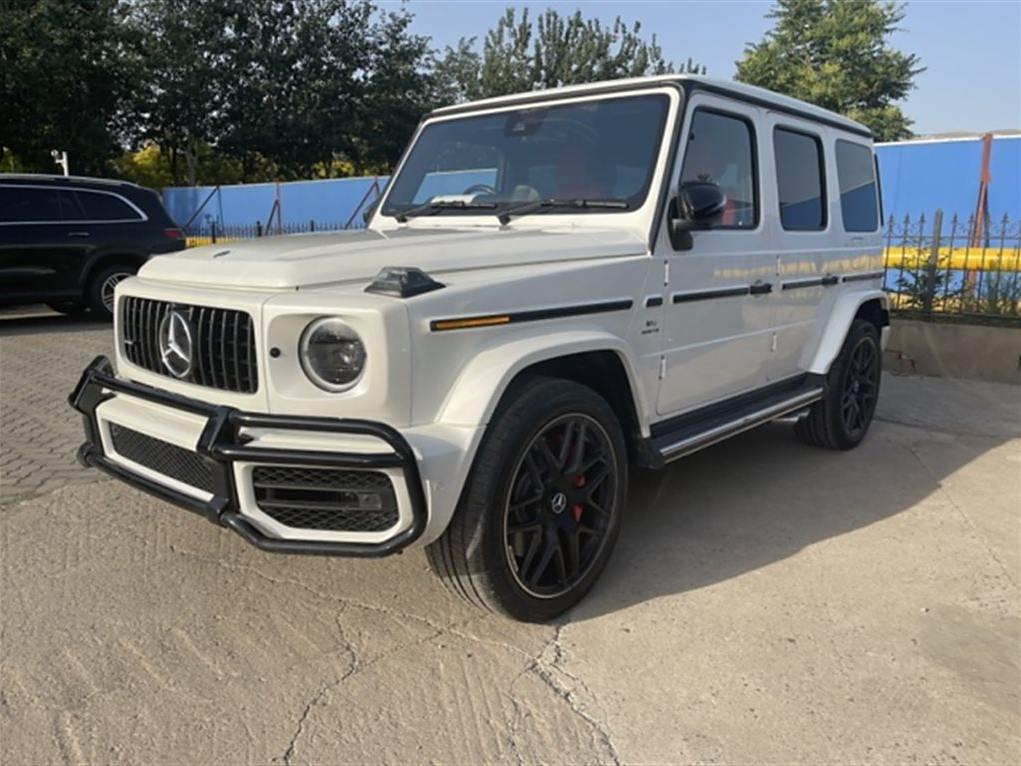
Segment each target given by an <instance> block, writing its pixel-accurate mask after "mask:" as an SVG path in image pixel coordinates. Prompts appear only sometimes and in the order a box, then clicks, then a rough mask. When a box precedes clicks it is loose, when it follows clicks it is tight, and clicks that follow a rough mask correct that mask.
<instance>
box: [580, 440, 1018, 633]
mask: <svg viewBox="0 0 1021 766" xmlns="http://www.w3.org/2000/svg"><path fill="white" fill-rule="evenodd" d="M931 436H932V434H931V433H929V434H924V435H923V434H922V432H919V431H914V430H913V429H907V428H904V426H901V425H898V424H893V423H885V422H876V423H874V424H873V427H872V431H871V432H870V434H869V435H868V437H867V438H866V441H865V442H864V443H863V444H862V445H861V446H860V447H859V448H857V449H855V450H852V451H849V452H835V451H828V450H823V449H818V448H813V447H809V446H807V445H804V444H802V443H801V442H800V441H798V439H797V438H796V437H795V435H794V433H793V430H792V429H791V428H790V427H789V426H782V425H779V424H773V425H768V426H765V427H763V428H760V429H757V430H755V431H751V432H749V433H747V434H743V435H741V436H738V437H736V438H734V439H732V440H730V441H729V442H725V443H722V444H719V445H716V446H714V447H711V448H709V449H706V450H703V451H702V452H699V453H696V454H694V455H691V456H689V457H687V458H685V459H683V460H680V461H678V462H677V463H674V464H672V465H670V466H668V467H667V469H666V470H663V471H635V472H633V473H632V476H631V490H630V502H629V505H628V509H627V516H626V517H625V519H624V525H623V527H622V531H621V535H620V538H619V540H618V543H617V546H616V550H615V551H614V553H613V556H612V557H611V559H610V562H609V564H608V566H607V569H606V571H605V572H604V573H603V576H602V578H601V579H600V580H599V581H598V582H597V583H596V585H595V587H594V588H593V590H592V591H591V592H590V593H589V595H588V596H587V597H586V598H585V599H583V600H582V602H581V603H580V604H579V605H578V606H577V607H575V608H574V609H572V610H571V611H570V612H569V613H568V615H567V618H568V620H569V621H571V622H577V621H583V620H587V619H591V618H595V617H598V616H601V615H604V614H607V613H612V612H616V611H619V610H622V609H626V608H628V607H631V606H635V605H638V604H641V603H643V602H647V601H651V600H654V599H656V598H658V597H660V596H670V595H675V594H680V593H685V592H690V591H694V590H697V589H699V588H703V587H706V586H710V585H712V584H714V583H718V582H722V581H725V580H729V579H731V578H734V577H738V576H740V575H743V574H745V573H748V572H751V571H753V570H756V569H759V568H761V567H765V566H768V565H770V564H773V563H775V562H778V561H781V560H783V559H786V558H788V557H790V556H792V555H795V554H797V553H798V552H799V551H801V550H803V549H805V548H806V547H808V546H811V545H813V544H815V543H819V542H821V541H825V540H828V539H830V538H835V537H838V536H840V535H844V534H846V533H848V532H851V531H853V530H856V529H860V528H863V527H866V526H869V525H871V524H874V523H876V522H880V521H882V520H884V519H886V518H889V517H891V516H893V515H895V514H898V513H900V512H902V511H905V510H908V509H910V508H912V507H913V506H915V505H916V504H917V503H919V502H920V501H922V500H924V499H925V498H926V497H928V496H930V495H931V494H933V493H934V492H935V491H937V490H938V489H939V487H940V483H941V481H942V480H943V479H944V478H945V477H947V476H949V475H950V474H952V473H954V472H956V471H957V470H958V469H960V468H961V467H963V466H965V465H967V464H968V463H970V462H972V461H973V460H976V459H978V458H979V457H980V456H981V455H983V454H984V453H985V452H988V451H989V450H990V449H993V448H994V447H996V446H998V445H999V444H1000V443H1002V442H1004V441H1006V439H1005V438H1004V437H974V438H964V439H961V438H957V437H956V436H955V435H950V434H944V435H937V437H936V438H941V439H945V440H952V441H953V444H952V449H949V450H946V451H945V452H941V454H940V458H939V460H938V461H936V462H938V464H939V467H938V469H934V468H933V467H932V466H931V465H929V464H928V463H923V462H922V460H921V458H920V457H919V456H918V454H917V453H916V451H915V449H916V445H917V444H918V443H922V442H924V441H926V440H927V438H928V437H931ZM930 462H931V461H930Z"/></svg>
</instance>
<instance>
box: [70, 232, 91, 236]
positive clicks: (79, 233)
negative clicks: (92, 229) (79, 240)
mask: <svg viewBox="0 0 1021 766" xmlns="http://www.w3.org/2000/svg"><path fill="white" fill-rule="evenodd" d="M67 236H69V237H88V236H89V233H88V232H87V231H69V232H68V233H67Z"/></svg>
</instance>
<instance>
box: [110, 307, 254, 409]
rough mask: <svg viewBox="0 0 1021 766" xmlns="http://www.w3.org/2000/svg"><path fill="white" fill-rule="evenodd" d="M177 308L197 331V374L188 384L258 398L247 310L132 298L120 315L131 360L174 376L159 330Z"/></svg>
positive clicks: (194, 352)
mask: <svg viewBox="0 0 1021 766" xmlns="http://www.w3.org/2000/svg"><path fill="white" fill-rule="evenodd" d="M175 309H176V310H177V311H180V312H181V313H183V314H184V315H185V316H187V317H188V319H189V321H190V322H191V330H192V369H191V371H190V372H189V373H188V375H186V376H185V377H184V378H182V380H185V381H187V382H189V383H195V384H196V385H199V386H209V387H211V388H219V389H223V390H226V391H236V392H239V393H245V394H251V393H255V391H257V390H258V388H259V375H258V369H257V357H256V353H255V332H254V325H255V321H254V320H253V319H252V317H251V315H250V314H248V313H247V312H244V311H236V310H233V309H216V308H212V307H210V306H191V305H186V304H179V303H170V302H167V301H157V300H151V299H149V298H136V297H134V296H128V297H126V298H124V299H123V300H122V302H121V313H120V321H121V326H122V329H121V336H122V338H123V342H124V355H125V357H126V358H127V360H128V361H129V362H131V363H132V364H136V365H138V366H139V367H143V368H145V369H147V370H149V371H150V372H156V373H159V374H160V375H167V376H168V377H169V376H170V373H169V372H168V371H167V369H166V368H165V367H164V366H163V361H162V359H161V357H160V350H159V328H160V324H161V323H162V322H163V320H164V319H166V317H167V316H168V315H169V314H170V312H171V311H173V310H175ZM242 356H243V358H244V360H245V363H244V364H242Z"/></svg>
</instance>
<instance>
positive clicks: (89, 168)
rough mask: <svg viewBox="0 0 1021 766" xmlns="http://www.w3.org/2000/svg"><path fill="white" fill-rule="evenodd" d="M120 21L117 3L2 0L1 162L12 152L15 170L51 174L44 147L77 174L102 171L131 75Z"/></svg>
mask: <svg viewBox="0 0 1021 766" xmlns="http://www.w3.org/2000/svg"><path fill="white" fill-rule="evenodd" d="M125 16H126V8H125V5H124V4H123V3H121V2H120V1H119V0H91V1H88V2H74V1H73V0H4V2H3V4H2V5H0V161H2V160H3V157H4V153H5V151H7V152H13V153H14V154H15V155H16V156H17V158H18V160H19V162H18V164H19V165H20V166H22V167H26V168H38V169H41V170H45V171H46V172H51V171H53V170H54V164H53V160H52V159H51V157H50V154H49V153H50V150H51V149H62V150H66V151H67V152H68V153H69V154H71V155H72V156H73V157H74V158H75V167H76V170H78V171H80V172H87V173H101V172H103V171H104V170H105V169H106V167H107V164H108V162H109V161H110V159H111V158H112V157H114V156H115V155H116V153H117V148H118V143H119V141H118V139H119V136H120V134H121V132H122V129H123V127H124V125H123V120H122V119H121V117H122V115H123V106H124V98H125V96H126V94H127V92H128V85H129V82H130V80H131V77H132V69H131V66H130V64H129V58H128V56H127V55H126V52H127V49H128V47H129V44H130V32H129V30H128V27H127V25H126V24H125ZM3 164H4V165H7V164H8V163H7V162H4V163H3Z"/></svg>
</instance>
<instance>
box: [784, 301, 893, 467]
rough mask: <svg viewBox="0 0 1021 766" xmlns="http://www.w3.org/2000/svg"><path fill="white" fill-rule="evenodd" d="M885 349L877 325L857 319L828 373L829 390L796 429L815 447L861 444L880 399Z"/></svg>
mask: <svg viewBox="0 0 1021 766" xmlns="http://www.w3.org/2000/svg"><path fill="white" fill-rule="evenodd" d="M881 373H882V352H881V351H880V348H879V333H878V332H877V331H876V327H875V325H873V324H872V323H871V322H866V321H865V320H863V319H855V320H854V322H852V323H851V329H850V330H848V333H847V338H845V339H844V346H843V348H842V349H841V351H840V355H839V356H838V357H837V358H836V359H835V360H834V361H833V365H832V366H831V367H830V371H829V374H828V375H827V376H826V393H825V394H824V395H823V398H822V399H820V400H819V401H818V402H816V403H815V404H813V405H812V408H811V410H809V413H808V416H807V417H805V418H802V419H801V420H799V421H798V423H797V425H795V426H794V432H795V433H796V434H797V435H798V437H799V438H800V439H801V440H802V441H803V442H805V443H807V444H811V445H813V446H816V447H828V448H829V449H838V450H847V449H853V448H854V447H857V446H858V445H859V444H861V441H862V439H864V438H865V434H866V433H867V432H868V430H869V426H870V425H871V424H872V416H873V415H875V412H876V403H877V402H878V401H879V381H880V376H881Z"/></svg>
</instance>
